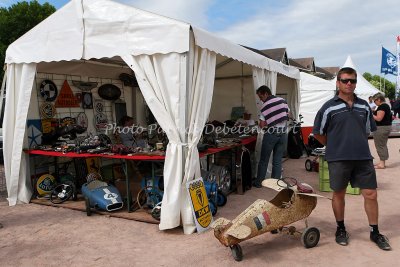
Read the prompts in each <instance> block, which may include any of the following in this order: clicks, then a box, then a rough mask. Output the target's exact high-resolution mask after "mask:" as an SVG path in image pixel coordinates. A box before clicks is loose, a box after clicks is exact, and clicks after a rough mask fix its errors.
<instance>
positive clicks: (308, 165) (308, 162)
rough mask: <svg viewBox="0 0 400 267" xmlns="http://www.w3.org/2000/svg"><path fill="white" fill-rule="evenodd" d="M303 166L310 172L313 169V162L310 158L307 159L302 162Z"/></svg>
mask: <svg viewBox="0 0 400 267" xmlns="http://www.w3.org/2000/svg"><path fill="white" fill-rule="evenodd" d="M304 167H306V171H309V172H311V171H312V170H313V162H312V161H311V160H310V159H307V160H306V162H305V163H304Z"/></svg>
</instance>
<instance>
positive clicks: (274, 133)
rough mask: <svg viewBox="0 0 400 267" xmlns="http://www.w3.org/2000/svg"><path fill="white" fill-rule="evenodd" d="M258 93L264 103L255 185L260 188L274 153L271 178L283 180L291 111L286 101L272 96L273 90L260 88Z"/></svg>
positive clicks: (264, 87)
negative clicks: (283, 161) (261, 137)
mask: <svg viewBox="0 0 400 267" xmlns="http://www.w3.org/2000/svg"><path fill="white" fill-rule="evenodd" d="M256 93H257V95H258V97H259V98H260V100H261V101H262V102H263V104H262V107H261V116H260V124H259V126H260V128H261V129H262V131H263V134H264V136H263V140H262V145H261V155H260V161H259V163H258V170H257V178H256V180H255V181H254V183H253V185H254V186H255V187H257V188H260V187H261V183H262V181H263V180H264V179H265V175H266V173H267V167H268V162H269V158H270V156H271V153H272V152H273V157H272V173H271V178H277V179H279V178H281V175H282V157H283V153H284V150H285V145H286V140H287V121H288V110H289V109H288V105H287V104H286V101H285V99H283V98H281V97H277V96H274V95H272V93H271V89H269V88H268V87H267V86H266V85H263V86H260V87H259V88H258V89H257V91H256Z"/></svg>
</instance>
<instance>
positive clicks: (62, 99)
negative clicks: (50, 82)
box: [55, 80, 80, 108]
mask: <svg viewBox="0 0 400 267" xmlns="http://www.w3.org/2000/svg"><path fill="white" fill-rule="evenodd" d="M55 107H56V108H79V107H80V104H79V102H78V99H77V98H76V97H75V95H74V93H72V90H71V87H70V86H69V84H68V82H67V80H65V81H64V83H63V85H62V87H61V90H60V95H59V96H58V97H57V100H56V104H55Z"/></svg>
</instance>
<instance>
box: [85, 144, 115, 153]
mask: <svg viewBox="0 0 400 267" xmlns="http://www.w3.org/2000/svg"><path fill="white" fill-rule="evenodd" d="M109 151H110V148H109V147H101V146H98V147H96V148H92V149H88V150H87V153H90V154H100V153H104V152H109Z"/></svg>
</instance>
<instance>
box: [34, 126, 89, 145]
mask: <svg viewBox="0 0 400 267" xmlns="http://www.w3.org/2000/svg"><path fill="white" fill-rule="evenodd" d="M85 131H86V128H84V127H82V126H80V125H77V124H68V125H65V126H62V127H57V128H56V129H55V130H54V131H52V132H51V133H48V134H43V135H42V144H43V145H49V144H50V145H52V144H54V143H56V142H57V140H58V138H60V137H63V138H66V139H70V140H74V139H76V137H77V134H82V133H84V132H85Z"/></svg>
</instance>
